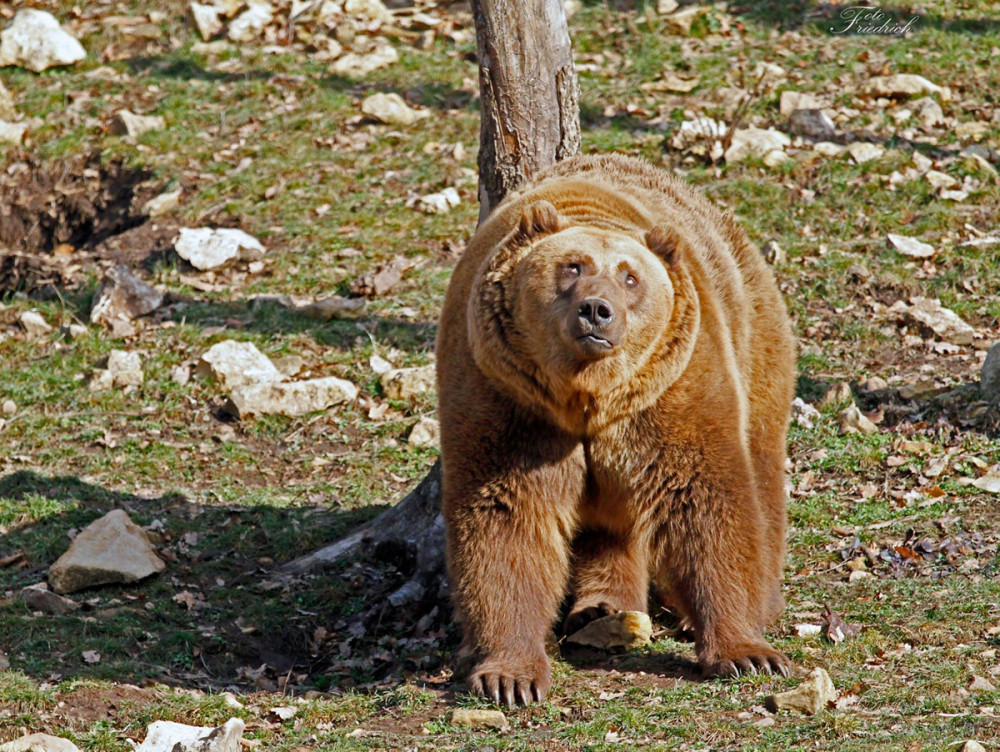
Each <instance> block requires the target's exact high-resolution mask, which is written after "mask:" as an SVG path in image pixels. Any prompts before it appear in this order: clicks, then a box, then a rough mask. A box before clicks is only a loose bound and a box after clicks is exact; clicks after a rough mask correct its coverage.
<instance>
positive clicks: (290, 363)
mask: <svg viewBox="0 0 1000 752" xmlns="http://www.w3.org/2000/svg"><path fill="white" fill-rule="evenodd" d="M272 362H273V363H274V367H275V368H277V369H278V370H279V371H280V372H281V375H282V376H284V377H285V378H289V379H290V378H292V377H293V376H295V375H296V374H297V373H299V372H300V371H301V370H302V369H303V368H305V367H306V360H305V358H303V357H302V356H301V355H285V356H283V357H281V358H275V359H274V360H273V361H272Z"/></svg>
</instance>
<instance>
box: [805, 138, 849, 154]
mask: <svg viewBox="0 0 1000 752" xmlns="http://www.w3.org/2000/svg"><path fill="white" fill-rule="evenodd" d="M846 150H847V147H846V146H841V145H840V144H835V143H832V142H830V141H820V142H819V143H817V144H813V151H815V152H817V153H819V154H822V155H823V156H824V157H839V156H840V155H841V154H843V153H844V152H845V151H846Z"/></svg>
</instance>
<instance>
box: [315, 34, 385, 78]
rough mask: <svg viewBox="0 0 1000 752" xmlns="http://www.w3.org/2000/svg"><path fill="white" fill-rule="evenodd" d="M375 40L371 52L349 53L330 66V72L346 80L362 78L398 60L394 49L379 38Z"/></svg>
mask: <svg viewBox="0 0 1000 752" xmlns="http://www.w3.org/2000/svg"><path fill="white" fill-rule="evenodd" d="M376 40H377V41H376V46H375V49H374V50H373V51H372V52H368V53H365V54H359V53H357V52H349V53H347V54H346V55H344V56H343V57H341V58H338V59H337V61H336V62H335V63H333V65H331V66H330V72H331V73H333V74H334V75H337V76H346V77H348V78H364V77H365V76H367V75H368V74H369V73H373V72H374V71H377V70H378V69H379V68H385V67H386V66H388V65H392V64H393V63H395V62H396V61H397V60H399V53H398V52H396V48H395V47H393V46H392V45H391V44H389V43H388V42H387V41H385V40H384V39H382V38H381V37H376Z"/></svg>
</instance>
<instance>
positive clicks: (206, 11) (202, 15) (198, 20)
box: [190, 0, 223, 42]
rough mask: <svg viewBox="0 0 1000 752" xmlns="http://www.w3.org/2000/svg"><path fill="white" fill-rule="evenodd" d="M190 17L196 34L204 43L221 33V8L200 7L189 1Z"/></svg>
mask: <svg viewBox="0 0 1000 752" xmlns="http://www.w3.org/2000/svg"><path fill="white" fill-rule="evenodd" d="M190 8H191V17H192V18H193V19H194V25H195V26H197V27H198V33H199V34H201V38H202V39H203V40H204V41H206V42H207V41H208V40H209V39H211V38H212V37H214V36H215V35H216V34H218V33H219V32H220V31H222V13H223V11H222V8H219V7H218V6H215V5H202V4H201V3H196V2H194V0H192V1H191V5H190Z"/></svg>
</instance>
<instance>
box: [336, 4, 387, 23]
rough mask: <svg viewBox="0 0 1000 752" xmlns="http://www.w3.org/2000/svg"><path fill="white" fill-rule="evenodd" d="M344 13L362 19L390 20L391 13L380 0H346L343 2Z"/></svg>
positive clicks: (384, 21)
mask: <svg viewBox="0 0 1000 752" xmlns="http://www.w3.org/2000/svg"><path fill="white" fill-rule="evenodd" d="M344 13H346V14H347V15H349V16H351V17H353V18H357V19H361V20H363V21H380V22H382V23H388V22H390V21H392V13H390V12H389V9H388V8H386V7H385V5H384V4H383V3H382V0H347V2H345V3H344Z"/></svg>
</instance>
